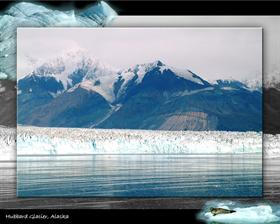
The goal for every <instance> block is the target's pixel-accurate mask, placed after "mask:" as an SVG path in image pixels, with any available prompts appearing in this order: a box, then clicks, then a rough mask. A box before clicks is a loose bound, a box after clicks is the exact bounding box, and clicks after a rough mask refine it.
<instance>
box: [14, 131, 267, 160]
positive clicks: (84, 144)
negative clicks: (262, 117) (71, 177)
mask: <svg viewBox="0 0 280 224" xmlns="http://www.w3.org/2000/svg"><path fill="white" fill-rule="evenodd" d="M17 144H18V145H17V146H18V147H17V153H18V155H51V154H55V155H61V154H208V153H210V154H211V153H262V133H257V132H223V131H205V132H199V131H148V130H117V129H80V128H76V129H75V128H74V129H72V128H38V127H20V126H19V127H18V132H17Z"/></svg>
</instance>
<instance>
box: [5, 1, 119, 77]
mask: <svg viewBox="0 0 280 224" xmlns="http://www.w3.org/2000/svg"><path fill="white" fill-rule="evenodd" d="M116 15H117V14H116V12H115V11H114V10H113V9H112V8H111V7H110V6H109V5H108V4H107V3H105V2H99V3H97V4H94V5H93V6H91V7H89V8H88V9H86V10H85V11H83V12H81V13H76V12H75V11H74V10H71V11H58V10H53V9H48V8H46V7H44V6H41V5H38V4H33V3H27V2H21V3H16V4H15V5H14V6H12V7H11V8H10V9H8V10H7V11H5V12H4V13H3V14H2V15H0V29H1V34H0V59H1V60H0V79H6V78H9V79H16V30H17V28H18V27H59V26H60V27H61V26H80V27H96V26H104V25H106V24H108V23H110V22H111V21H112V20H113V19H114V18H115V17H116Z"/></svg>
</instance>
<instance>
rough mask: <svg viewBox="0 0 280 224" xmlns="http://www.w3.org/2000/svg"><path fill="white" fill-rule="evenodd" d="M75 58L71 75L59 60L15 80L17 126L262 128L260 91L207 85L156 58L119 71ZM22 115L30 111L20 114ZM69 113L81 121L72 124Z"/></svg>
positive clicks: (242, 85) (219, 83)
mask: <svg viewBox="0 0 280 224" xmlns="http://www.w3.org/2000/svg"><path fill="white" fill-rule="evenodd" d="M78 58H79V60H78V61H80V63H77V62H76V63H73V62H71V63H70V64H71V66H72V69H69V68H68V67H67V66H66V65H65V63H64V64H63V63H61V62H59V63H57V65H58V66H57V67H52V66H53V64H51V66H49V65H46V64H45V65H44V66H43V67H40V68H39V69H37V70H34V71H33V72H32V73H31V74H29V75H27V76H25V77H24V78H22V79H20V80H19V82H18V88H19V91H18V98H19V99H18V105H19V113H18V120H19V123H20V124H27V125H35V126H36V125H39V126H57V125H59V126H65V127H96V128H126V129H151V130H153V129H155V130H157V129H164V130H177V129H180V130H229V131H236V130H237V131H247V130H248V131H251V130H261V126H262V125H261V113H262V110H261V101H262V100H261V98H262V97H261V95H262V93H261V91H257V90H255V89H250V88H249V87H248V86H247V85H246V84H245V83H242V82H240V81H236V80H234V81H233V80H231V81H225V80H217V82H216V83H214V84H211V83H210V82H208V81H207V80H204V79H203V78H202V77H200V76H199V75H197V74H195V73H194V72H192V71H191V70H189V69H183V70H182V69H177V68H174V67H171V66H168V65H166V64H164V63H163V62H162V61H160V60H156V61H154V62H151V63H146V64H137V65H135V66H132V67H130V68H127V69H123V70H118V69H114V68H112V67H108V66H107V65H104V64H103V63H101V62H100V61H98V60H90V59H88V58H82V57H78ZM46 77H47V78H46ZM32 78H33V79H32ZM37 79H38V80H37ZM34 80H35V81H36V80H37V81H36V82H35V81H34ZM77 97H79V99H81V102H82V104H81V102H80V101H79V100H77ZM62 99H67V101H69V102H73V104H71V103H65V104H66V105H67V107H64V105H63V106H62V107H61V108H64V110H63V111H61V108H59V109H56V108H55V107H57V106H58V105H59V104H63V100H62ZM93 99H96V100H97V99H98V102H100V104H99V105H98V104H95V103H94V102H92V100H93ZM87 100H88V102H87ZM74 102H76V103H74ZM87 103H88V104H90V105H92V107H95V110H91V109H90V108H89V107H88V105H87ZM28 107H30V108H28ZM42 108H43V109H42ZM101 108H102V109H101ZM86 109H87V110H88V112H86V111H85V110H86ZM28 110H29V112H30V113H29V115H26V111H28ZM73 111H76V112H75V113H76V116H80V119H81V120H83V121H85V122H84V123H79V122H78V120H77V119H76V117H75V113H74V112H73ZM90 113H91V114H90ZM42 114H44V115H42ZM89 114H90V115H89ZM44 116H45V117H44ZM71 116H72V119H71ZM236 116H237V117H236ZM58 118H60V119H61V120H60V119H58ZM73 119H76V123H73ZM91 119H93V120H91ZM233 121H234V122H233Z"/></svg>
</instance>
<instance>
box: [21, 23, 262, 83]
mask: <svg viewBox="0 0 280 224" xmlns="http://www.w3.org/2000/svg"><path fill="white" fill-rule="evenodd" d="M75 50H85V51H88V53H89V54H90V55H91V56H92V57H93V58H96V59H99V60H100V61H102V62H104V63H106V64H109V65H111V66H113V67H115V68H119V69H124V68H128V67H131V66H134V65H136V64H142V63H150V62H153V61H155V60H161V61H162V62H163V63H164V64H166V65H169V66H174V67H177V68H185V69H189V70H191V71H193V72H195V73H196V74H198V75H200V76H201V77H202V78H204V79H207V80H215V79H228V78H233V79H244V78H248V79H250V78H251V77H256V75H257V76H258V77H260V78H261V74H262V28H260V27H254V28H248V27H246V28H225V27H223V28H217V27H216V28H205V27H204V28H131V27H130V28H19V29H18V31H17V64H18V66H17V70H18V71H17V74H18V78H21V77H23V76H25V75H27V74H28V73H30V72H32V70H33V69H34V66H35V67H36V66H39V65H40V64H42V63H44V62H47V61H48V60H50V59H53V58H56V57H59V56H61V55H63V53H64V52H67V51H75Z"/></svg>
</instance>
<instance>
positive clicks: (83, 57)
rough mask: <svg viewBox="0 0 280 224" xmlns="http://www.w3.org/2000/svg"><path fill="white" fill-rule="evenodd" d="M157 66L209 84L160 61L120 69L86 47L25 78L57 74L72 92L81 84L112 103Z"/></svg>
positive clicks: (192, 80) (58, 80)
mask: <svg viewBox="0 0 280 224" xmlns="http://www.w3.org/2000/svg"><path fill="white" fill-rule="evenodd" d="M154 69H158V70H159V71H160V72H161V73H164V71H167V70H169V71H172V72H173V73H174V74H175V75H176V76H178V77H181V78H184V79H185V80H189V81H191V82H194V83H196V84H199V85H201V86H205V88H207V86H210V84H209V83H208V82H207V81H205V80H203V79H202V78H200V77H199V76H197V75H195V74H194V73H192V72H191V71H190V70H187V69H185V70H183V69H176V68H174V67H171V66H167V65H165V64H163V63H162V62H160V61H155V62H152V63H146V64H138V65H135V66H133V67H131V68H128V69H125V70H119V69H116V68H113V67H111V66H109V65H108V64H105V63H103V62H101V61H100V60H98V59H96V58H93V57H91V56H90V55H89V53H88V52H86V51H84V50H79V51H73V52H71V51H70V52H66V53H65V54H64V55H61V56H60V57H57V58H55V59H51V60H50V61H48V62H46V63H44V64H42V65H41V66H39V67H37V68H34V71H33V72H32V73H31V74H29V75H27V76H25V77H24V78H26V77H32V76H38V77H54V78H55V79H56V80H57V82H61V83H62V84H63V86H64V90H68V91H70V92H72V91H74V89H76V88H78V87H81V88H84V89H87V90H89V91H95V92H97V93H99V94H100V95H102V96H103V97H104V98H105V99H106V100H107V101H108V102H110V103H112V102H113V101H115V100H116V98H118V97H119V96H120V95H121V94H123V93H124V92H125V91H126V89H127V86H128V84H129V83H130V82H131V81H134V82H135V85H139V84H140V83H141V82H142V80H143V78H144V77H145V75H146V74H147V73H148V72H150V71H152V70H154ZM24 78H23V79H24ZM118 82H120V86H119V87H118V89H116V85H117V83H118ZM51 94H53V93H51ZM56 96H57V95H56Z"/></svg>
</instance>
